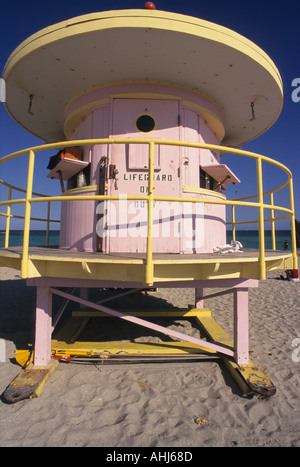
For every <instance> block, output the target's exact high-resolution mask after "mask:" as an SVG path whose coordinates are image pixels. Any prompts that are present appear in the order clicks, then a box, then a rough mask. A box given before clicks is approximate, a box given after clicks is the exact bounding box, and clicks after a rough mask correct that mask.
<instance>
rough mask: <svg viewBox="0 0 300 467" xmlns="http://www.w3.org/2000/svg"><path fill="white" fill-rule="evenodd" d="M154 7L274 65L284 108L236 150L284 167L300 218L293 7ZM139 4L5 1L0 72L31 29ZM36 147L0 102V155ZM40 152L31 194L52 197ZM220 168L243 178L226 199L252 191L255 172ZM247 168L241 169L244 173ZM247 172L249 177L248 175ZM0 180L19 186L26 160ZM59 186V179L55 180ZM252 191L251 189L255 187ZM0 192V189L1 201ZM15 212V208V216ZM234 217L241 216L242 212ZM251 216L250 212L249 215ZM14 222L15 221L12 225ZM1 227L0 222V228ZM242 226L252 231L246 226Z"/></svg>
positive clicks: (269, 180) (188, 2) (238, 164)
mask: <svg viewBox="0 0 300 467" xmlns="http://www.w3.org/2000/svg"><path fill="white" fill-rule="evenodd" d="M154 3H155V5H156V8H157V9H159V10H165V11H171V12H175V13H182V14H186V15H191V16H195V17H198V18H202V19H205V20H208V21H211V22H214V23H217V24H220V25H222V26H225V27H228V28H230V29H233V30H235V31H236V32H238V33H240V34H242V35H243V36H245V37H247V38H248V39H250V40H252V41H253V42H255V43H256V44H257V45H258V46H259V47H261V48H262V49H263V50H264V51H265V52H266V53H267V54H268V55H269V56H270V57H271V58H272V60H273V61H274V62H275V64H276V66H277V68H278V69H279V71H280V74H281V77H282V79H283V86H284V105H283V110H282V113H281V115H280V117H279V119H278V120H277V122H276V123H275V124H274V125H273V126H272V127H271V128H270V129H269V130H268V131H267V132H266V133H265V134H264V135H262V136H260V137H259V138H257V139H256V140H254V141H252V142H250V143H247V144H246V145H245V146H244V147H243V149H246V150H249V151H253V152H257V153H260V154H264V155H266V156H269V157H272V158H274V159H276V160H277V161H279V162H281V163H283V164H284V165H286V166H287V167H288V168H289V169H290V170H291V171H292V173H293V177H294V195H295V207H296V217H297V218H298V219H299V218H300V170H299V167H300V131H299V130H300V102H294V101H293V100H292V92H293V91H295V88H294V87H292V81H293V80H294V79H296V78H299V84H298V87H299V93H298V96H299V97H300V66H299V65H300V63H299V50H300V35H299V24H298V22H299V19H298V10H297V7H296V6H295V4H294V3H292V2H285V4H284V5H283V6H280V7H278V6H277V5H278V3H276V2H270V1H267V2H265V1H264V2H262V1H257V0H253V1H252V2H246V3H245V2H241V1H231V0H228V1H227V2H224V1H220V0H215V1H214V2H200V1H199V2H195V0H185V1H178V0H172V1H171V0H159V1H156V2H154ZM143 5H144V2H143V0H142V1H138V0H126V1H125V0H124V1H122V2H121V1H120V0H111V1H110V2H107V1H106V2H104V1H99V0H98V1H94V0H85V1H84V2H82V1H80V2H79V1H76V0H72V1H70V0H64V1H63V2H62V1H58V0H52V2H48V3H47V2H46V3H44V2H43V3H42V2H39V1H33V0H28V1H26V2H23V3H20V2H18V4H16V3H15V2H5V3H4V4H2V5H1V19H2V21H1V28H0V39H1V40H0V68H1V72H2V70H3V68H4V65H5V63H6V60H7V59H8V57H9V55H10V53H11V52H12V51H13V50H14V49H15V48H16V47H17V46H18V45H19V44H20V43H21V42H22V41H23V40H24V39H26V38H27V37H28V36H30V35H31V34H33V33H35V32H36V31H38V30H40V29H42V28H44V27H46V26H49V25H51V24H54V23H57V22H59V21H62V20H65V19H68V18H71V17H74V16H78V15H82V14H87V13H92V12H95V11H105V10H115V9H131V8H143ZM38 144H42V141H41V140H38V139H37V138H35V137H33V136H31V135H30V134H29V133H27V132H26V131H25V130H23V129H22V128H21V127H20V126H18V125H17V123H15V122H14V121H13V120H12V119H11V117H10V116H9V115H8V114H7V112H6V110H5V108H4V106H3V104H2V103H0V156H1V157H3V156H4V155H6V154H9V153H12V152H14V151H17V150H19V149H23V148H26V147H30V146H34V145H38ZM52 154H53V152H52V153H50V154H49V153H47V154H45V155H44V156H43V158H40V159H39V162H38V164H37V167H36V173H40V174H41V176H40V177H38V178H37V181H36V185H35V186H34V189H35V190H36V191H38V192H44V193H47V194H54V193H55V194H57V188H58V187H57V185H56V182H55V181H50V180H48V179H46V174H47V170H46V165H47V161H48V158H49V156H50V155H52ZM223 162H224V163H227V164H228V165H230V167H231V169H232V170H233V171H234V172H235V173H237V175H238V176H239V178H241V180H242V184H241V185H236V186H234V187H231V188H230V189H229V190H227V193H226V194H227V195H228V196H229V197H232V195H236V196H244V195H250V194H253V193H254V191H253V180H254V181H255V179H253V177H252V174H253V175H255V170H253V172H252V167H253V169H254V166H253V165H251V167H250V166H249V169H248V166H247V164H248V162H249V161H245V160H244V159H241V158H240V157H236V156H226V157H224V159H223ZM245 169H246V171H245ZM249 174H251V176H249ZM265 174H266V189H270V188H273V187H275V186H278V185H279V184H280V183H282V179H281V177H280V175H278V174H277V171H276V172H274V171H272V170H270V169H268V168H267V167H266V168H265ZM0 178H2V179H5V180H7V181H8V182H10V183H14V184H21V185H22V186H23V187H24V186H25V185H26V161H25V160H24V161H20V160H15V161H14V162H13V163H11V164H10V166H7V169H4V167H2V166H0ZM57 183H58V182H57ZM255 189H256V188H255V186H254V190H255ZM3 196H4V193H3V191H2V192H1V191H0V197H1V199H3ZM275 201H277V202H278V203H279V204H280V203H282V204H283V205H285V206H288V205H287V203H288V196H287V190H285V192H284V193H282V194H281V195H280V197H278V198H277V199H275ZM15 212H17V211H15ZM241 216H243V214H242V213H241ZM254 216H255V214H253V217H254ZM20 226H21V224H18V222H16V223H15V224H14V228H19V227H20ZM41 227H43V226H42V225H37V224H36V225H33V228H41ZM288 227H289V225H288V223H287V222H286V221H284V222H281V223H278V228H282V229H284V228H288ZM0 228H3V223H0ZM245 228H251V227H250V226H248V227H245Z"/></svg>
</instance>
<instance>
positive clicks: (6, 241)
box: [0, 179, 60, 248]
mask: <svg viewBox="0 0 300 467" xmlns="http://www.w3.org/2000/svg"><path fill="white" fill-rule="evenodd" d="M0 186H4V187H7V188H8V199H7V201H8V202H7V203H6V204H7V210H6V212H0V216H2V217H6V226H5V237H4V248H8V246H9V237H10V220H11V219H25V216H20V215H16V214H12V213H11V206H12V204H20V202H21V201H22V200H20V199H18V200H16V201H17V203H15V202H14V201H13V200H12V195H13V192H14V191H16V192H21V193H26V192H27V190H23V189H22V188H18V187H16V186H14V185H11V184H10V183H6V182H4V181H3V180H1V179H0ZM32 195H33V196H39V197H44V198H47V195H44V194H41V193H34V192H32ZM45 201H46V202H47V217H46V218H42V217H31V220H32V221H39V222H46V224H47V228H46V246H48V245H49V233H50V225H51V223H52V222H56V223H60V220H58V219H51V214H50V212H51V207H50V205H51V202H50V201H47V200H45ZM4 203H5V202H4ZM24 203H25V199H24ZM2 205H3V203H2Z"/></svg>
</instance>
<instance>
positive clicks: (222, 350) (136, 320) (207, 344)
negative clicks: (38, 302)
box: [50, 288, 234, 357]
mask: <svg viewBox="0 0 300 467" xmlns="http://www.w3.org/2000/svg"><path fill="white" fill-rule="evenodd" d="M50 291H51V293H53V294H55V295H59V296H60V297H64V298H66V299H69V300H72V301H74V302H77V303H80V304H82V305H85V306H87V307H90V308H94V309H95V310H98V311H103V312H104V313H107V314H108V315H112V316H116V317H118V318H121V319H124V320H125V321H129V322H131V323H134V324H137V325H140V326H143V327H146V328H148V329H152V330H154V331H157V332H161V333H163V334H166V335H168V336H171V337H176V338H178V339H182V340H184V341H186V342H191V343H193V344H196V345H200V346H202V347H206V348H207V349H211V350H213V351H215V352H219V353H222V354H224V355H228V356H230V357H233V356H234V351H233V350H232V349H229V348H226V347H223V346H220V345H217V344H213V343H211V342H207V341H205V340H202V339H197V338H195V337H191V336H187V335H186V334H182V333H180V332H177V331H173V330H172V329H168V328H165V327H163V326H159V325H157V324H154V323H150V322H149V321H146V320H144V319H141V318H138V317H136V316H131V315H127V314H124V313H121V312H120V311H116V310H112V309H111V308H107V307H105V306H102V305H99V304H96V303H93V302H90V301H89V300H84V299H82V298H79V297H75V296H74V295H71V294H69V293H66V292H63V291H61V290H57V289H55V288H50Z"/></svg>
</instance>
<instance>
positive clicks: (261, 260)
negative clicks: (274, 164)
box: [256, 157, 266, 279]
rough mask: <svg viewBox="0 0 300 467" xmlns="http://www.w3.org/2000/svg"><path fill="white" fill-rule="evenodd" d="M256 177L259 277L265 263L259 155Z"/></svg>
mask: <svg viewBox="0 0 300 467" xmlns="http://www.w3.org/2000/svg"><path fill="white" fill-rule="evenodd" d="M256 178H257V198H258V199H257V201H258V204H259V207H258V228H259V266H260V279H265V278H266V263H265V226H264V194H263V193H264V192H263V182H262V161H261V157H258V158H257V159H256Z"/></svg>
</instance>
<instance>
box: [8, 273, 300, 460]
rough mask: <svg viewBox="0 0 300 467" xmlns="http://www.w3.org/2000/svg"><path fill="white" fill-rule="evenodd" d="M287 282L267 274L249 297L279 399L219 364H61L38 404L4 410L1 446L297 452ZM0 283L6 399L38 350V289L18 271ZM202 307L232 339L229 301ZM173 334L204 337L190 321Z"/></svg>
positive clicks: (298, 357)
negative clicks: (247, 393) (252, 390)
mask: <svg viewBox="0 0 300 467" xmlns="http://www.w3.org/2000/svg"><path fill="white" fill-rule="evenodd" d="M280 274H282V271H272V272H271V273H269V274H268V279H267V280H266V281H261V282H260V286H259V288H258V289H252V290H251V291H250V298H249V301H250V303H249V305H250V351H251V359H252V361H254V362H255V363H256V364H257V365H258V366H259V367H260V368H261V369H262V370H263V371H264V372H265V373H266V374H267V375H268V376H269V378H270V379H271V380H272V382H273V383H274V385H275V386H276V389H277V392H276V394H275V395H274V396H272V397H270V398H267V399H263V398H260V397H257V396H255V397H251V398H246V397H243V396H242V394H241V392H240V390H239V388H238V387H237V386H236V384H235V383H234V382H233V381H232V379H231V377H230V375H229V374H228V373H227V372H226V370H225V369H224V368H223V366H222V364H221V363H219V362H216V361H199V362H187V363H186V362H179V363H164V364H158V363H148V364H145V363H141V364H134V365H132V364H122V365H112V364H106V363H105V364H100V363H97V364H89V365H79V364H70V363H60V364H59V366H58V368H57V369H56V370H55V372H54V373H53V375H52V376H51V378H50V379H49V381H48V382H47V384H46V386H45V388H44V390H43V393H42V395H41V396H40V397H39V398H35V399H31V400H24V401H21V402H18V403H16V404H6V403H4V402H3V401H2V402H0V419H1V434H0V446H2V447H3V446H4V447H22V446H23V447H25V446H26V447H56V446H59V447H84V446H90V447H109V448H116V449H121V448H125V447H127V448H143V447H150V448H166V447H169V448H184V449H185V451H188V449H189V448H190V449H192V448H193V447H200V446H203V447H248V446H250V447H258V446H283V447H290V446H298V447H299V446H300V404H299V396H300V390H299V389H300V326H299V315H300V283H299V282H298V283H295V282H289V281H283V280H279V277H280ZM0 278H1V279H2V280H1V281H0V289H1V292H0V301H1V309H0V323H1V324H0V339H1V345H2V347H1V348H2V351H1V355H2V360H4V361H2V362H1V363H0V373H1V379H0V392H1V393H2V392H3V391H4V389H5V388H6V387H7V385H8V384H9V383H10V382H11V381H12V379H13V378H14V377H15V376H16V375H17V374H18V373H19V372H20V371H21V368H20V367H19V366H18V365H17V364H15V363H14V360H13V359H14V351H15V349H16V348H22V346H24V345H27V344H28V343H32V342H33V330H34V303H35V290H34V288H31V287H26V284H25V281H24V280H21V279H20V276H19V272H18V271H15V270H13V269H7V268H0ZM193 295H194V291H193V290H192V289H172V290H170V289H169V290H167V289H159V290H158V291H157V292H156V293H154V294H151V295H150V294H149V295H143V294H137V295H136V296H135V301H138V300H140V302H141V304H142V305H143V304H144V303H149V304H150V305H149V306H155V305H156V304H157V303H159V306H161V304H164V305H165V306H178V307H187V306H188V304H189V303H193V298H194V297H193ZM128 300H129V298H128ZM205 306H207V307H209V308H210V309H211V310H212V312H213V316H214V317H215V318H216V319H217V320H218V322H219V323H220V324H221V325H222V326H223V327H224V328H225V329H226V330H227V332H229V333H230V332H231V330H232V298H231V297H230V296H225V297H224V296H223V297H218V298H213V299H208V300H206V301H205ZM173 326H174V328H176V329H180V330H181V331H182V332H188V333H191V335H195V336H197V335H199V331H198V330H197V329H195V328H193V327H192V326H191V325H190V324H189V323H188V324H186V322H182V321H180V320H179V321H178V322H176V323H174V324H173ZM142 332H143V333H145V329H144V330H143V331H142ZM150 333H151V332H150ZM135 337H136V336H135ZM154 337H155V338H156V339H159V337H158V336H154ZM137 338H138V337H137ZM146 339H147V336H146ZM295 339H298V341H297V340H295ZM3 345H4V346H5V355H4V357H3ZM197 419H198V422H199V420H202V419H203V423H196V422H197ZM112 452H113V449H112ZM117 452H119V451H117Z"/></svg>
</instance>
